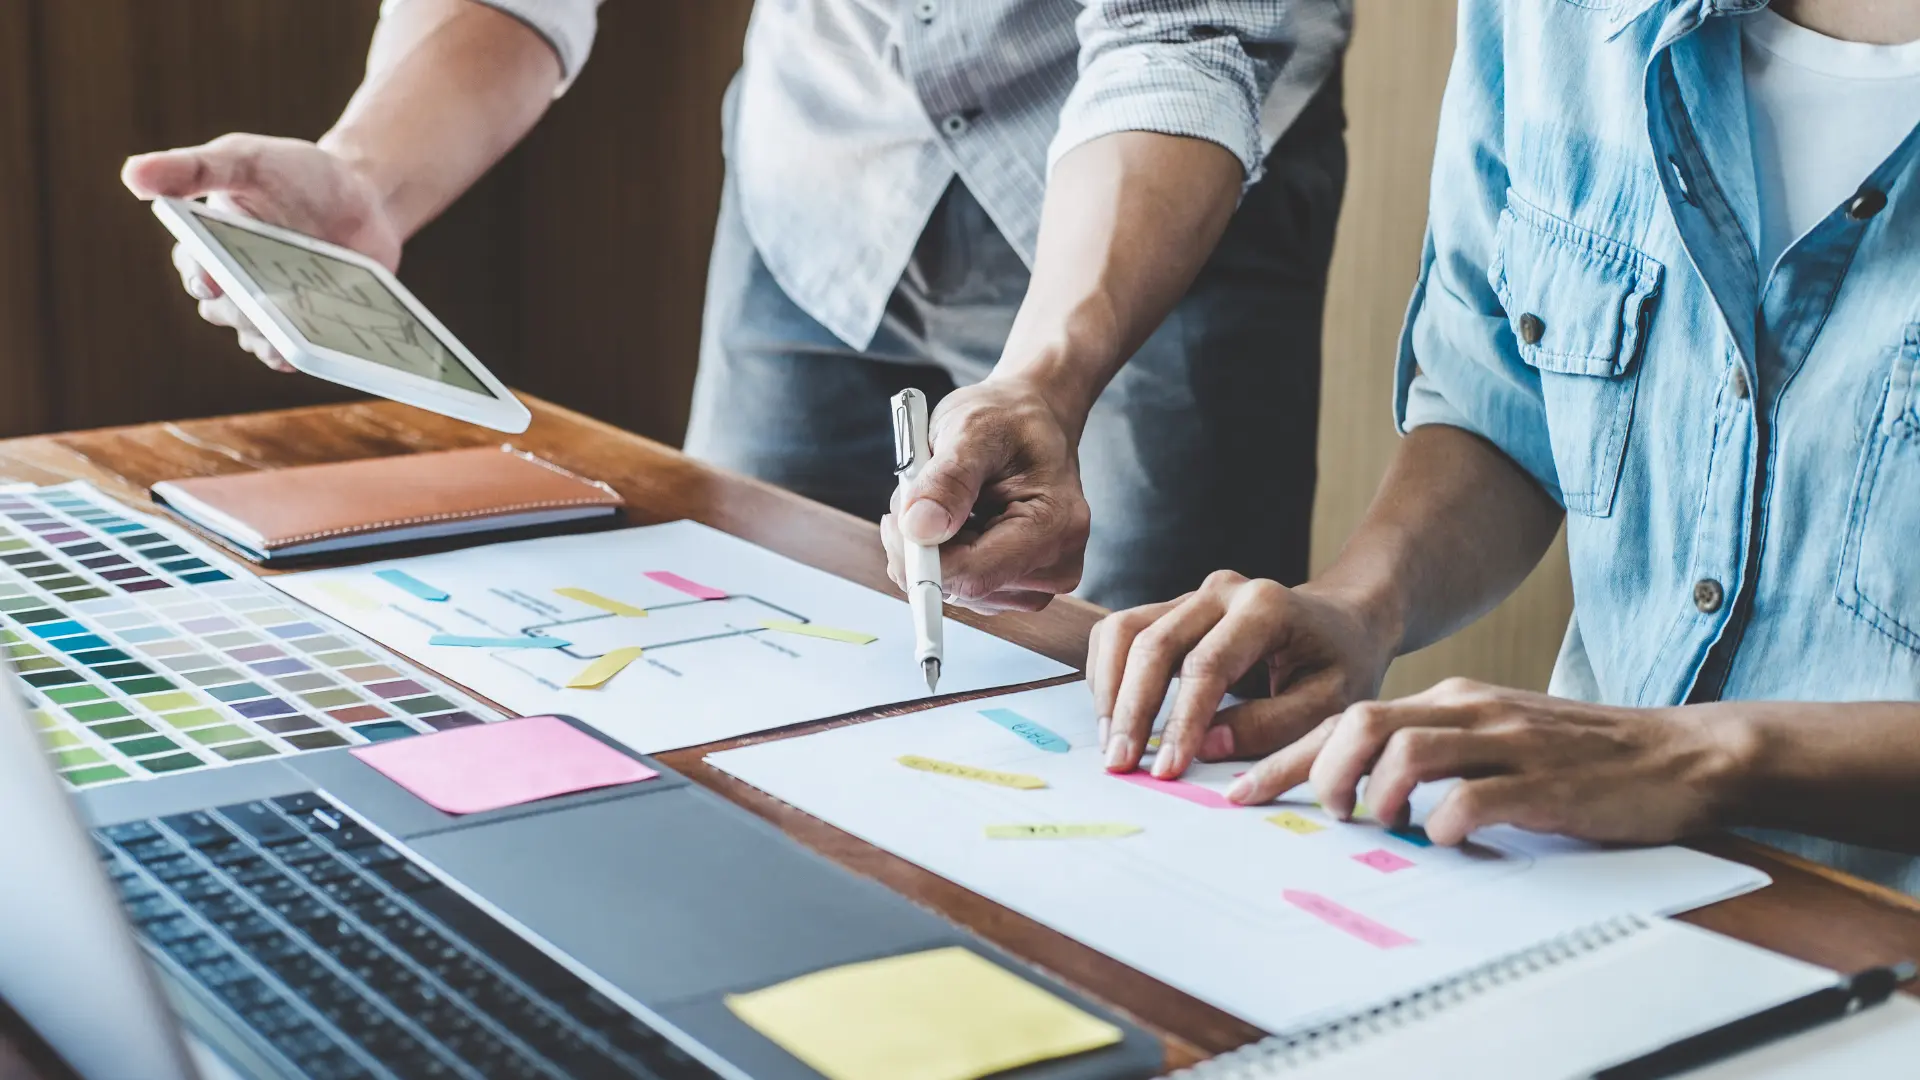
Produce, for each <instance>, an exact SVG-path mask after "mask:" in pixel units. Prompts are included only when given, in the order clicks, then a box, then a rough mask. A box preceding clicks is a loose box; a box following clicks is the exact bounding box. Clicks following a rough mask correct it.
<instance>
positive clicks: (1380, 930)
mask: <svg viewBox="0 0 1920 1080" xmlns="http://www.w3.org/2000/svg"><path fill="white" fill-rule="evenodd" d="M1280 895H1281V896H1284V897H1286V898H1287V903H1289V904H1292V905H1293V906H1294V907H1297V908H1299V909H1300V910H1301V911H1304V912H1306V913H1307V914H1309V915H1311V916H1313V917H1314V918H1316V919H1319V920H1320V921H1321V922H1324V923H1326V924H1327V925H1328V926H1331V927H1333V928H1335V929H1337V930H1344V931H1346V932H1347V933H1349V934H1352V935H1353V936H1354V937H1357V938H1359V939H1360V940H1361V941H1364V942H1366V943H1367V944H1369V945H1372V946H1374V947H1376V948H1381V949H1395V948H1399V947H1400V946H1402V945H1412V944H1414V940H1413V939H1412V938H1410V937H1408V936H1407V935H1405V934H1403V933H1401V932H1400V931H1398V930H1395V929H1393V928H1392V927H1388V926H1382V925H1380V924H1379V923H1377V922H1374V921H1373V920H1372V919H1369V918H1367V917H1366V916H1365V915H1362V914H1360V913H1359V912H1357V911H1355V910H1353V909H1352V908H1350V907H1347V906H1345V905H1343V904H1336V903H1334V902H1333V901H1332V900H1329V899H1327V898H1326V897H1324V896H1321V895H1320V894H1319V893H1310V892H1302V891H1301V890H1299V889H1287V890H1285V891H1284V892H1282V893H1281V894H1280Z"/></svg>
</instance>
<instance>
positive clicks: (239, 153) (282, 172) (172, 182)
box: [120, 134, 401, 371]
mask: <svg viewBox="0 0 1920 1080" xmlns="http://www.w3.org/2000/svg"><path fill="white" fill-rule="evenodd" d="M120 180H121V182H122V183H124V184H126V185H127V189H128V190H130V191H132V192H133V193H134V194H135V195H137V196H139V197H140V198H142V199H153V198H157V197H160V196H163V195H169V196H173V197H175V198H182V199H192V198H198V197H200V196H206V198H207V203H208V205H210V206H213V207H215V208H216V209H221V210H228V211H232V212H235V213H240V214H245V215H246V216H248V217H251V218H256V219H258V220H260V221H264V222H267V223H268V224H272V225H279V226H282V227H285V228H288V229H293V230H295V231H297V232H302V233H306V234H307V235H309V236H316V237H319V238H320V239H322V240H326V241H329V242H331V243H335V244H339V245H340V246H342V247H348V248H352V249H353V250H355V251H358V252H361V253H363V254H365V255H367V256H369V257H371V258H373V259H374V260H375V261H377V262H379V263H380V264H381V265H382V266H385V267H386V268H387V269H389V270H392V269H394V268H395V267H397V266H399V264H400V245H401V237H400V234H399V232H398V230H397V229H396V228H395V227H394V224H393V222H392V220H391V218H390V217H389V216H388V214H387V210H386V205H385V200H384V198H383V197H382V193H381V192H380V190H379V188H378V187H377V186H376V185H375V184H374V183H373V181H372V180H371V179H369V178H368V176H367V174H366V173H365V172H364V171H363V170H362V169H361V168H359V167H358V166H356V165H355V164H354V163H352V162H350V161H348V160H347V159H346V158H344V157H341V156H340V155H338V154H335V153H334V152H332V151H330V150H327V149H325V148H323V147H321V146H318V145H316V144H314V143H310V142H306V141H304V140H301V139H282V138H272V137H269V136H265V135H242V134H235V135H222V136H220V137H219V138H217V139H215V140H213V141H212V142H209V143H206V144H204V145H201V146H194V147H188V148H185V149H181V150H161V151H158V152H156V153H151V154H140V155H137V156H135V157H130V158H128V159H127V162H126V164H125V165H124V166H123V167H122V168H121V170H120ZM173 265H174V267H175V268H176V269H178V270H179V271H180V282H181V285H182V286H183V287H185V289H186V290H187V293H188V295H190V296H192V297H193V298H194V299H196V300H198V301H199V302H200V317H201V318H203V319H205V320H207V321H208V322H210V323H213V324H214V325H216V326H229V327H232V328H233V329H234V331H235V332H236V333H237V334H238V336H239V339H240V347H241V348H243V349H245V350H247V351H248V352H250V353H252V354H254V355H255V356H257V357H259V358H260V359H261V361H263V362H264V363H265V364H266V365H267V366H268V367H270V368H273V369H274V370H276V371H292V370H293V368H292V367H291V366H290V365H288V363H287V362H286V360H285V359H284V358H283V357H281V356H280V354H279V353H278V352H277V351H275V349H274V347H273V346H272V345H271V344H270V343H269V342H268V341H267V339H266V338H265V337H264V336H263V335H262V334H261V333H260V331H259V330H258V329H257V328H256V327H255V326H254V325H253V323H252V322H251V321H249V320H248V319H247V317H246V316H245V315H243V314H241V312H240V309H239V307H237V306H236V305H235V304H234V302H233V301H232V300H231V299H229V298H228V297H226V296H224V295H222V294H221V291H220V287H219V286H218V285H216V284H214V281H213V279H212V278H211V277H209V276H208V275H207V273H206V271H204V270H203V269H201V267H200V266H199V264H198V263H196V262H195V261H194V259H193V256H192V255H191V254H189V253H188V252H187V250H186V249H185V248H183V247H181V246H180V245H178V244H175V245H174V248H173Z"/></svg>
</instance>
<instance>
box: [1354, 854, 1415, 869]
mask: <svg viewBox="0 0 1920 1080" xmlns="http://www.w3.org/2000/svg"><path fill="white" fill-rule="evenodd" d="M1353 861H1354V862H1357V863H1363V864H1365V865H1367V866H1371V867H1373V868H1374V869H1375V870H1378V871H1380V872H1381V873H1383V874H1391V873H1393V872H1394V871H1395V870H1406V869H1408V868H1410V867H1412V866H1413V863H1412V861H1411V860H1408V859H1403V858H1401V857H1400V856H1398V855H1395V854H1394V853H1393V852H1391V851H1387V850H1384V849H1380V848H1376V849H1374V850H1373V851H1363V852H1361V853H1360V854H1358V855H1355V856H1354V857H1353Z"/></svg>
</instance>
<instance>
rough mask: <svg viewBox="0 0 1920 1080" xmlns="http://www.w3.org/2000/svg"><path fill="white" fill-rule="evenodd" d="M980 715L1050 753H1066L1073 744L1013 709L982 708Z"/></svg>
mask: <svg viewBox="0 0 1920 1080" xmlns="http://www.w3.org/2000/svg"><path fill="white" fill-rule="evenodd" d="M980 715H981V716H984V717H986V718H987V719H989V720H991V721H993V722H994V723H996V724H999V725H1000V726H1001V727H1003V728H1006V729H1007V730H1008V731H1011V732H1013V733H1014V734H1015V735H1018V736H1020V737H1021V738H1023V739H1025V740H1027V741H1028V742H1030V743H1032V744H1033V745H1035V746H1037V747H1039V748H1040V749H1042V750H1045V751H1046V752H1047V753H1049V754H1064V753H1066V752H1067V751H1069V750H1071V749H1073V744H1072V743H1069V742H1068V741H1067V740H1065V739H1063V738H1061V737H1060V736H1058V735H1055V734H1054V733H1053V732H1051V731H1048V730H1047V729H1046V728H1043V727H1041V726H1040V725H1039V724H1036V723H1034V722H1033V721H1031V720H1029V719H1027V718H1026V717H1024V716H1021V715H1020V714H1019V713H1017V712H1014V711H1013V710H1012V709H981V710H980Z"/></svg>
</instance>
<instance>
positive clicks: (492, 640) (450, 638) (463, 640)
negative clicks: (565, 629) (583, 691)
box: [427, 634, 573, 649]
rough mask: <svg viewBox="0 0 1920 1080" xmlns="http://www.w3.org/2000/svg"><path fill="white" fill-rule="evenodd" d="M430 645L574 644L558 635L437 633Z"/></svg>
mask: <svg viewBox="0 0 1920 1080" xmlns="http://www.w3.org/2000/svg"><path fill="white" fill-rule="evenodd" d="M427 644H429V645H455V646H458V647H460V648H463V649H564V648H566V647H567V646H569V645H571V644H573V642H571V641H568V640H567V639H565V638H557V637H476V636H473V635H471V634H435V635H433V636H432V637H430V638H428V639H427Z"/></svg>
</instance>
